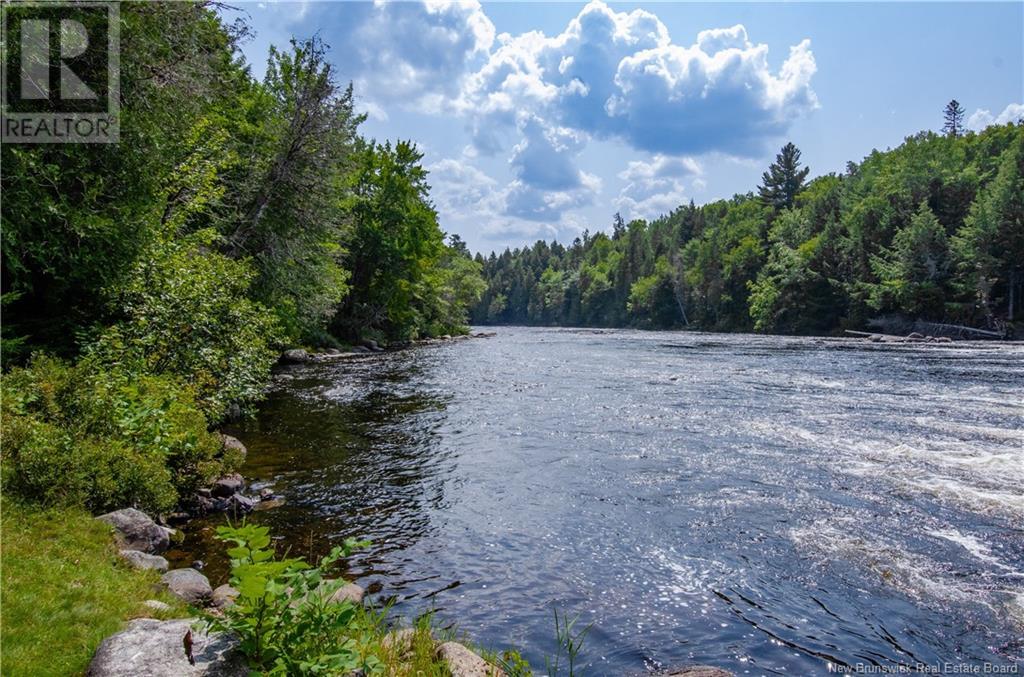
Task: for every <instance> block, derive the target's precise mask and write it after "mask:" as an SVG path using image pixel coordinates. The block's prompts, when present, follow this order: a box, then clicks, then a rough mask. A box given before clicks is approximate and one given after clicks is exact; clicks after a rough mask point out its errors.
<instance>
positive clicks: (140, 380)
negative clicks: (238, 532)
mask: <svg viewBox="0 0 1024 677" xmlns="http://www.w3.org/2000/svg"><path fill="white" fill-rule="evenodd" d="M0 412H2V413H0V415H2V425H3V430H4V444H3V449H2V451H0V459H2V461H3V468H2V473H0V481H2V487H3V491H4V492H5V493H6V492H12V493H13V494H15V495H18V496H21V497H23V498H25V499H28V500H30V501H33V502H36V503H39V504H42V505H47V506H84V507H86V508H88V509H89V510H92V511H93V512H102V511H106V510H110V509H115V508H122V507H125V506H128V505H134V506H138V507H140V508H142V509H147V510H155V511H160V510H167V509H169V508H172V507H173V506H174V505H175V504H176V503H177V500H178V497H179V495H181V494H183V493H185V492H189V491H192V490H194V489H195V488H197V487H198V486H200V485H202V484H204V483H207V482H209V481H210V480H212V479H213V478H214V477H216V476H217V475H219V474H221V473H223V472H225V471H227V470H230V468H229V467H227V466H230V465H232V462H231V461H230V460H228V461H227V462H225V460H226V459H224V458H223V457H222V456H221V455H220V454H221V446H222V445H221V442H220V439H219V438H218V437H217V436H216V435H213V434H211V433H210V432H208V431H207V427H206V419H205V417H204V416H203V414H202V412H200V411H199V409H198V408H197V406H196V404H195V400H194V395H193V391H192V389H191V388H190V387H189V386H187V385H185V384H182V383H181V382H180V381H179V380H177V379H175V378H173V377H169V376H155V375H147V374H136V373H132V372H129V371H126V370H124V369H122V368H119V367H117V366H113V367H111V366H110V365H102V364H100V363H98V362H97V361H96V360H95V359H94V358H85V359H83V360H81V361H79V362H78V363H77V364H74V365H71V364H68V363H66V362H63V361H61V360H58V359H55V358H52V357H46V356H42V355H37V356H34V357H33V359H32V360H31V362H30V363H29V365H28V366H27V367H26V368H16V369H14V370H12V371H11V372H10V373H9V374H7V375H5V376H4V377H3V393H2V406H0Z"/></svg>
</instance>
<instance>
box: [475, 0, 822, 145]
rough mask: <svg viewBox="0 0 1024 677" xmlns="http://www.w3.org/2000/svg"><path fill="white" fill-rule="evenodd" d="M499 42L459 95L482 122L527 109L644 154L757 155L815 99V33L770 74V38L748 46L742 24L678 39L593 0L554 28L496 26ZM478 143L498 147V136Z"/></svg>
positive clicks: (488, 124)
mask: <svg viewBox="0 0 1024 677" xmlns="http://www.w3.org/2000/svg"><path fill="white" fill-rule="evenodd" d="M497 42H498V47H497V49H495V50H494V51H493V52H492V53H491V54H490V57H489V58H488V60H487V63H486V64H485V65H484V66H483V67H482V68H481V69H479V70H478V71H477V72H476V73H474V74H472V75H470V76H469V77H467V78H466V79H465V87H464V88H463V91H462V96H461V98H460V100H459V101H458V102H457V108H459V109H460V110H462V111H463V112H466V113H467V114H469V115H470V116H472V117H473V126H474V128H478V129H479V128H493V127H495V126H500V125H502V124H506V125H507V124H509V123H510V121H511V120H513V119H514V116H515V114H516V113H517V112H522V111H531V112H532V113H533V114H535V115H537V116H538V117H541V118H542V119H544V120H547V121H548V122H549V124H552V125H559V126H565V127H569V128H572V129H576V130H578V131H581V132H585V133H587V134H591V135H594V136H597V137H600V138H618V139H621V140H624V141H626V142H627V143H629V144H630V145H632V146H633V147H634V148H638V149H642V150H648V151H651V152H662V153H673V154H684V153H704V152H711V151H721V152H726V153H730V154H740V155H757V154H759V153H761V152H762V151H763V150H764V147H765V144H766V142H767V141H768V140H769V139H771V137H774V136H777V135H779V134H782V133H784V132H785V131H786V129H787V128H788V126H789V124H790V123H791V122H792V120H793V119H794V118H796V117H797V116H799V115H801V114H803V113H805V112H807V111H809V110H812V109H814V108H815V107H816V106H817V98H816V96H815V94H814V91H813V90H812V89H811V78H812V76H813V75H814V73H815V71H816V69H817V66H816V64H815V61H814V55H813V53H812V52H811V49H810V42H809V41H807V40H805V41H803V42H801V43H800V44H798V45H795V46H793V47H791V48H790V52H789V57H788V58H787V59H786V61H785V62H784V63H783V64H782V66H781V67H780V68H779V70H778V71H777V72H772V70H771V68H770V67H769V65H768V46H767V45H764V44H754V43H752V42H751V41H750V40H749V38H748V36H747V32H746V29H745V28H744V27H743V26H742V25H737V26H733V27H731V28H722V29H712V30H705V31H702V32H700V33H699V34H698V35H697V41H696V42H695V43H694V44H692V45H690V46H681V45H678V44H673V43H672V41H671V39H670V37H669V34H668V30H667V28H666V27H665V25H664V24H662V23H661V21H660V20H659V19H658V18H657V16H655V15H653V14H651V13H649V12H645V11H643V10H634V11H632V12H629V13H626V12H616V11H614V10H612V9H611V8H609V7H608V6H607V5H605V4H604V3H603V2H600V0H594V1H593V2H591V3H590V4H588V5H587V6H586V7H584V8H583V10H582V11H581V12H580V13H579V15H578V16H576V18H574V19H573V20H572V21H570V22H569V25H568V26H567V27H566V29H565V30H564V31H563V32H562V33H560V34H558V35H556V36H553V37H548V36H545V35H544V34H543V33H540V32H538V31H532V32H530V33H525V34H523V35H519V36H515V37H513V36H510V35H508V34H502V35H500V36H498V39H497ZM483 140H484V143H485V145H484V148H483V149H484V150H486V151H488V152H493V150H494V138H493V135H491V136H489V137H487V138H484V139H483Z"/></svg>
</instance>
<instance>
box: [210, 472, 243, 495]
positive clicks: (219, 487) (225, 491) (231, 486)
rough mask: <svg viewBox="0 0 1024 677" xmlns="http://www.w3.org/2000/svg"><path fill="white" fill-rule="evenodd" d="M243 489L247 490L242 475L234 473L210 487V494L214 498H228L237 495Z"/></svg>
mask: <svg viewBox="0 0 1024 677" xmlns="http://www.w3.org/2000/svg"><path fill="white" fill-rule="evenodd" d="M242 489H245V480H244V479H243V478H242V476H241V475H239V474H238V473H236V472H233V473H231V474H230V475H225V476H224V477H221V478H220V479H219V480H217V481H216V482H214V483H213V486H212V487H210V493H211V494H213V495H214V496H218V497H221V498H227V497H228V496H231V495H232V494H237V493H238V492H240V491H241V490H242Z"/></svg>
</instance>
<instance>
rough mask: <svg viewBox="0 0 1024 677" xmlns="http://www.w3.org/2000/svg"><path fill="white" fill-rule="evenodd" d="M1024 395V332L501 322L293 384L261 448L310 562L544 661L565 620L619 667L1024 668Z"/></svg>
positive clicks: (252, 468) (255, 468) (198, 545)
mask: <svg viewBox="0 0 1024 677" xmlns="http://www.w3.org/2000/svg"><path fill="white" fill-rule="evenodd" d="M1022 398H1024V345H1020V344H1017V345H1013V344H992V343H956V344H930V345H919V344H913V345H881V344H872V343H868V342H865V341H859V340H842V339H816V338H784V337H762V336H749V335H725V334H706V333H677V332H638V331H628V330H621V331H601V330H569V329H525V328H501V329H498V334H497V336H495V337H493V338H489V339H472V340H466V341H458V342H449V343H444V344H435V345H427V346H421V347H417V348H414V349H410V350H405V351H400V352H391V353H383V354H373V355H365V356H358V357H347V358H344V359H341V360H337V361H336V362H335V363H331V364H318V365H310V366H299V367H295V368H292V369H290V370H289V371H288V372H286V373H285V374H284V376H283V377H281V378H279V379H278V380H277V381H276V382H275V388H274V391H273V393H272V394H271V396H270V398H269V400H268V401H267V402H266V404H265V406H264V407H263V408H262V411H261V413H260V415H259V417H258V419H257V420H255V421H253V422H252V423H250V424H247V425H246V426H245V427H243V428H241V429H239V430H238V431H237V434H238V436H239V437H240V438H241V439H242V441H243V442H245V444H246V445H248V447H249V458H248V461H247V465H246V467H245V468H244V469H243V474H245V475H246V477H247V478H249V479H250V480H253V481H256V482H257V484H256V486H257V488H258V487H261V486H270V487H272V488H273V490H274V491H275V492H277V493H279V494H282V495H283V496H285V498H286V501H287V502H286V504H285V505H284V506H283V507H280V508H277V509H274V510H269V511H265V512H259V513H256V514H255V517H254V518H253V519H255V520H256V521H259V522H262V523H265V524H268V525H270V526H271V527H272V528H273V530H274V532H275V533H276V534H278V535H279V536H280V537H281V540H282V541H284V542H285V543H287V544H288V545H289V546H290V547H291V551H292V553H293V554H303V555H305V554H308V553H312V554H314V555H315V554H317V553H320V552H323V551H324V550H325V549H327V547H328V546H329V545H330V543H332V542H337V541H338V540H339V539H342V538H344V537H346V536H358V537H360V538H368V539H370V540H372V541H373V545H372V547H370V548H369V549H368V550H366V551H365V552H364V553H362V554H360V555H358V556H356V557H354V558H353V559H352V560H351V562H350V563H349V569H348V571H347V574H346V575H347V576H348V577H350V578H353V579H355V580H357V581H358V582H359V583H361V584H362V585H364V586H365V587H369V588H370V590H371V592H373V593H374V594H372V595H371V597H372V598H373V599H375V600H378V601H380V602H384V601H386V600H389V599H390V600H393V601H394V603H395V606H394V612H395V613H397V614H401V615H403V616H405V617H407V618H408V617H413V616H416V615H417V614H419V613H422V612H425V611H429V610H434V612H435V621H436V622H438V623H440V624H442V625H447V624H455V625H457V627H458V629H459V632H461V633H463V634H465V635H467V636H468V637H470V638H472V639H473V640H474V641H477V642H479V643H481V644H484V645H487V646H491V647H494V648H502V647H508V646H517V647H522V648H524V655H525V656H526V657H527V658H528V659H530V660H531V662H532V663H533V664H534V666H535V667H539V668H540V669H541V671H543V665H544V656H545V655H548V654H550V653H553V651H554V648H555V638H554V629H553V621H552V610H553V609H558V610H559V611H560V612H566V613H568V614H569V615H570V616H573V615H577V614H578V615H579V618H580V620H579V622H578V623H579V626H583V625H586V624H590V623H592V624H593V628H592V630H591V631H590V633H589V635H588V636H587V639H586V642H585V645H584V650H583V653H582V655H581V660H582V662H583V663H584V664H585V666H586V671H587V672H588V673H590V674H597V675H604V674H608V675H622V674H641V673H643V672H644V671H646V670H654V669H659V668H663V667H674V666H681V665H687V664H692V663H706V664H712V665H717V666H721V667H725V668H729V669H732V670H734V671H736V672H737V673H739V674H790V675H804V674H827V673H828V671H829V665H830V664H831V665H832V666H834V667H838V668H844V667H848V666H857V665H858V664H861V665H866V666H882V667H883V668H884V669H885V670H892V671H896V670H899V669H901V668H906V667H914V666H927V667H926V669H930V670H934V671H938V670H939V669H942V667H943V664H945V663H950V664H953V666H954V667H955V666H958V665H961V666H962V665H968V666H978V668H979V669H982V668H983V665H984V664H985V663H989V664H992V665H994V666H997V667H999V666H1001V667H1002V668H1004V669H1012V668H1014V667H1015V668H1016V669H1017V670H1019V671H1024V399H1022ZM220 519H221V520H222V519H223V518H220ZM212 521H216V520H212ZM208 536H209V531H208V530H207V531H202V530H199V531H197V532H196V533H194V534H193V535H192V536H191V537H190V543H189V544H188V545H189V547H191V548H192V549H193V551H200V552H203V550H204V548H209V547H210V545H209V542H208ZM204 557H206V558H207V559H208V560H210V561H211V562H210V566H209V570H210V572H211V573H212V574H213V575H212V576H211V578H213V579H214V584H216V583H217V582H222V581H223V578H224V574H223V569H222V568H221V567H222V565H223V563H222V562H219V561H218V559H217V557H216V556H215V555H214V554H213V553H212V552H210V551H205V554H204ZM218 578H219V579H220V580H217V579H218ZM946 669H947V670H948V669H949V667H948V666H947V667H946Z"/></svg>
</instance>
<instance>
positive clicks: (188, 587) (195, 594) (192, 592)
mask: <svg viewBox="0 0 1024 677" xmlns="http://www.w3.org/2000/svg"><path fill="white" fill-rule="evenodd" d="M160 582H161V583H163V584H164V585H166V586H167V589H168V591H170V593H171V594H172V595H174V596H175V597H177V598H179V599H181V600H184V601H185V602H188V603H189V604H195V605H197V606H199V605H202V604H204V603H205V602H207V601H209V600H210V598H211V597H213V589H212V588H211V587H210V581H209V579H207V578H206V576H204V575H203V574H201V573H199V572H198V571H196V570H195V569H173V570H171V571H168V572H167V573H166V574H164V575H163V577H162V578H161V579H160Z"/></svg>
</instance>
